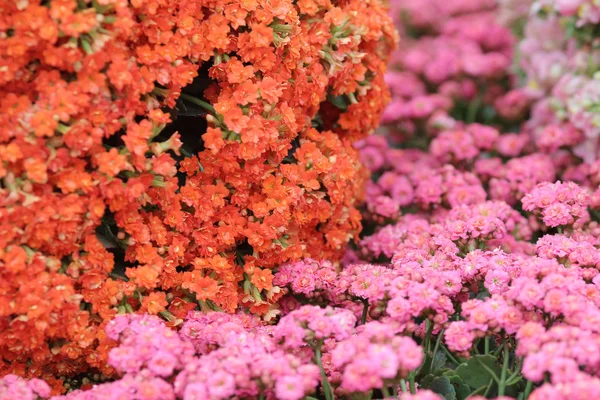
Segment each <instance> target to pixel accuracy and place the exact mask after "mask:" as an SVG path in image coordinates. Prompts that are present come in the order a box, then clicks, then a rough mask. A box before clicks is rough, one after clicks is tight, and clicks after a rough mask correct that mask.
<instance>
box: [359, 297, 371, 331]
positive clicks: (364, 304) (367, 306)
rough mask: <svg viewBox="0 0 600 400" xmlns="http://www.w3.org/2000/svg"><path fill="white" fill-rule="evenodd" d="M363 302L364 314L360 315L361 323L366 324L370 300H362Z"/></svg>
mask: <svg viewBox="0 0 600 400" xmlns="http://www.w3.org/2000/svg"><path fill="white" fill-rule="evenodd" d="M362 302H363V311H362V316H361V317H360V324H361V325H364V324H365V323H366V322H367V314H368V312H369V300H362Z"/></svg>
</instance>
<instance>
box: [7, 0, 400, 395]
mask: <svg viewBox="0 0 600 400" xmlns="http://www.w3.org/2000/svg"><path fill="white" fill-rule="evenodd" d="M386 11H387V10H386V8H385V6H384V5H383V4H382V3H381V2H379V1H370V2H364V1H361V0H350V1H346V0H344V1H337V0H334V1H330V0H322V1H321V0H319V1H313V0H303V1H299V2H295V1H294V2H292V1H290V0H270V1H269V0H250V1H245V0H244V1H238V0H202V1H197V0H194V1H192V0H186V1H180V0H177V1H174V0H156V1H134V2H128V1H123V0H98V1H75V0H51V1H41V0H30V1H20V2H12V1H9V2H3V3H2V5H0V14H1V15H2V17H0V91H1V92H2V98H1V99H0V126H1V128H0V179H1V182H0V199H1V200H0V373H2V374H7V373H9V372H10V373H16V374H19V375H25V376H43V377H44V378H46V379H47V380H49V381H50V382H51V383H52V385H53V386H54V387H55V388H59V387H60V386H61V384H62V383H61V381H62V380H64V378H65V377H67V378H68V377H69V376H72V375H76V374H80V373H84V372H86V370H88V368H91V370H90V371H92V372H90V373H100V374H104V375H106V376H110V375H111V374H112V373H113V371H114V365H112V366H110V365H107V364H106V359H107V354H108V350H109V349H110V347H111V343H112V341H111V339H110V338H109V337H107V336H106V335H105V333H104V326H105V325H106V323H107V322H108V321H109V320H110V319H111V318H113V317H115V316H116V315H117V314H120V313H131V312H141V313H148V314H153V315H160V316H161V317H163V318H164V319H166V320H168V321H169V323H170V325H179V324H181V322H182V319H183V317H185V315H186V314H187V312H188V311H190V310H191V309H202V310H205V311H206V310H223V311H226V312H234V311H235V310H237V309H240V308H243V309H248V310H250V312H251V313H254V314H257V315H261V316H263V317H264V318H266V319H269V318H272V317H273V316H274V315H276V314H277V312H278V311H277V307H278V306H277V301H278V298H279V297H280V294H278V289H277V288H276V287H275V286H273V272H272V269H273V268H274V267H275V266H277V265H280V264H282V263H285V262H287V261H293V260H297V259H299V258H300V257H302V256H315V257H316V256H319V257H326V258H329V259H332V260H335V259H336V258H338V257H340V256H341V254H342V253H343V249H344V245H345V244H346V243H347V242H348V240H350V239H351V238H353V237H356V236H357V234H358V232H359V230H360V213H359V212H358V211H357V209H356V205H357V201H358V200H359V199H360V197H361V192H362V190H361V188H362V186H363V182H364V179H365V177H366V175H365V171H363V170H362V169H361V167H360V164H359V162H358V154H357V151H356V150H355V149H354V148H352V146H351V144H352V142H353V141H355V140H356V139H358V138H362V137H364V136H366V135H367V134H369V133H371V131H373V129H374V128H375V127H376V125H377V123H378V121H379V117H380V114H381V112H382V111H383V108H384V106H385V104H386V103H387V101H388V97H389V94H388V92H387V88H386V85H385V82H384V78H383V73H384V71H385V68H386V64H387V60H388V57H389V54H390V51H391V49H392V48H393V46H394V45H395V41H396V32H395V31H394V28H393V25H392V23H391V20H390V19H389V17H387V13H386ZM190 115H192V116H193V115H196V116H198V115H200V116H201V118H195V119H193V122H192V123H191V128H190V122H189V121H190V118H191V117H190ZM186 118H187V119H186ZM182 121H183V122H182ZM186 121H187V122H186ZM184 128H185V129H184ZM178 130H181V132H177V131H178Z"/></svg>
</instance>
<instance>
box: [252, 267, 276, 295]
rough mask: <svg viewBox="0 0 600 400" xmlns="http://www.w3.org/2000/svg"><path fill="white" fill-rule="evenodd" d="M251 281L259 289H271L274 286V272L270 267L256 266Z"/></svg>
mask: <svg viewBox="0 0 600 400" xmlns="http://www.w3.org/2000/svg"><path fill="white" fill-rule="evenodd" d="M250 282H252V284H253V285H254V286H256V288H257V289H258V290H270V289H271V288H272V287H273V273H272V272H271V270H269V269H260V268H255V269H254V273H253V274H252V280H251V281H250Z"/></svg>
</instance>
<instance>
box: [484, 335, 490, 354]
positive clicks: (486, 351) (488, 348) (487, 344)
mask: <svg viewBox="0 0 600 400" xmlns="http://www.w3.org/2000/svg"><path fill="white" fill-rule="evenodd" d="M484 346H485V347H484V354H488V353H489V352H490V337H489V336H486V337H485V342H484Z"/></svg>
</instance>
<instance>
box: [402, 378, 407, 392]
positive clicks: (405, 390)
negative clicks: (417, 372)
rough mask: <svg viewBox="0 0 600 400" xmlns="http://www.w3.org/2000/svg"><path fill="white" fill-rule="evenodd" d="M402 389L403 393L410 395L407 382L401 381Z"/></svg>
mask: <svg viewBox="0 0 600 400" xmlns="http://www.w3.org/2000/svg"><path fill="white" fill-rule="evenodd" d="M400 387H401V388H402V389H401V390H402V393H408V390H407V389H406V380H404V379H400Z"/></svg>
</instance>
